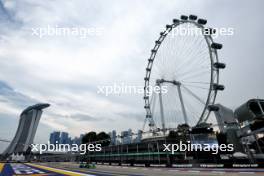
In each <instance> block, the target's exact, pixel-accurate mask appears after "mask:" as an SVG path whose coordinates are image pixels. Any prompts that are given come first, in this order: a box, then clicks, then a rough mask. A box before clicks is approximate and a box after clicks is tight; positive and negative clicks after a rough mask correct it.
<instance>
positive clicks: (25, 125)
mask: <svg viewBox="0 0 264 176" xmlns="http://www.w3.org/2000/svg"><path fill="white" fill-rule="evenodd" d="M49 106H50V105H49V104H36V105H33V106H30V107H28V108H26V109H25V110H24V111H23V112H22V113H21V115H20V119H19V124H18V128H17V131H16V134H15V137H14V138H13V140H12V141H11V143H10V145H9V146H8V147H7V149H6V150H5V151H4V153H3V155H6V154H12V153H18V152H26V151H27V149H28V148H29V146H30V145H31V144H32V143H33V140H34V137H35V134H36V131H37V127H38V124H39V120H40V117H41V114H42V109H44V108H47V107H49Z"/></svg>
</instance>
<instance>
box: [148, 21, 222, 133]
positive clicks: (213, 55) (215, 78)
mask: <svg viewBox="0 0 264 176" xmlns="http://www.w3.org/2000/svg"><path fill="white" fill-rule="evenodd" d="M182 24H194V25H195V26H196V27H197V28H200V29H202V30H204V29H205V27H204V25H203V24H199V23H198V22H196V21H194V20H178V22H177V23H172V24H171V25H167V26H166V29H165V30H164V31H163V32H161V33H160V36H159V38H158V40H157V41H156V42H155V45H154V47H153V49H152V50H151V55H150V58H149V59H148V64H147V68H146V75H145V78H144V80H145V86H144V100H145V109H146V119H148V118H149V119H151V118H152V112H151V108H150V100H149V98H150V97H149V95H147V93H146V91H147V90H146V89H147V87H149V85H150V77H151V71H152V67H153V64H154V61H155V58H156V54H157V53H158V50H159V48H160V46H161V45H162V43H163V41H164V40H165V39H166V37H167V36H168V34H170V32H171V31H172V29H174V28H176V27H178V26H180V25H182ZM203 37H204V40H205V41H206V44H207V47H208V54H209V58H210V72H211V73H210V87H209V89H208V95H207V98H206V103H205V106H204V108H203V111H202V113H201V115H200V116H199V120H198V122H197V124H199V123H202V122H206V121H207V120H208V117H209V115H210V112H211V111H209V110H208V105H210V104H214V103H215V100H216V96H217V92H218V90H217V89H214V88H213V87H214V85H218V84H219V69H216V68H215V67H214V64H215V63H218V62H219V59H218V53H217V49H213V48H212V47H211V45H212V44H213V43H214V40H213V38H212V34H209V35H205V34H203ZM152 120H153V119H152ZM197 124H196V125H197ZM152 127H153V128H157V127H156V124H155V123H154V124H152ZM143 128H144V127H143Z"/></svg>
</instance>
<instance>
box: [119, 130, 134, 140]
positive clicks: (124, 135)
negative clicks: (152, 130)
mask: <svg viewBox="0 0 264 176" xmlns="http://www.w3.org/2000/svg"><path fill="white" fill-rule="evenodd" d="M121 139H122V144H131V143H132V130H131V129H128V130H127V131H122V132H121Z"/></svg>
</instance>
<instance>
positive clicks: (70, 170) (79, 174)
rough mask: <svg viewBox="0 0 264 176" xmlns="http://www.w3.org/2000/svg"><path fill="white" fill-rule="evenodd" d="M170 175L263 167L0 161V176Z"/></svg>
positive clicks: (226, 172)
mask: <svg viewBox="0 0 264 176" xmlns="http://www.w3.org/2000/svg"><path fill="white" fill-rule="evenodd" d="M12 175H14V176H25V175H32V176H63V175H68V176H83V175H87V176H92V175H94V176H96V175H98V176H115V175H120V176H121V175H122V176H124V175H129V176H145V175H149V176H156V175H157V176H167V175H168V176H172V175H186V176H189V175H208V176H209V175H225V176H227V175H230V176H231V175H232V176H235V175H243V176H246V175H264V169H248V168H245V169H209V168H206V169H205V168H204V169H201V168H164V167H140V166H138V167H129V166H115V165H97V167H96V168H95V169H87V168H79V164H78V163H60V162H57V163H0V176H12Z"/></svg>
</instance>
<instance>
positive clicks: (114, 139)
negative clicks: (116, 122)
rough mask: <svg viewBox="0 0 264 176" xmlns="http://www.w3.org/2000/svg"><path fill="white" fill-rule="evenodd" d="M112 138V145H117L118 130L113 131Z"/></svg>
mask: <svg viewBox="0 0 264 176" xmlns="http://www.w3.org/2000/svg"><path fill="white" fill-rule="evenodd" d="M109 136H110V140H111V141H110V145H116V144H117V141H116V138H117V137H116V130H113V131H112V132H110V133H109Z"/></svg>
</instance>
